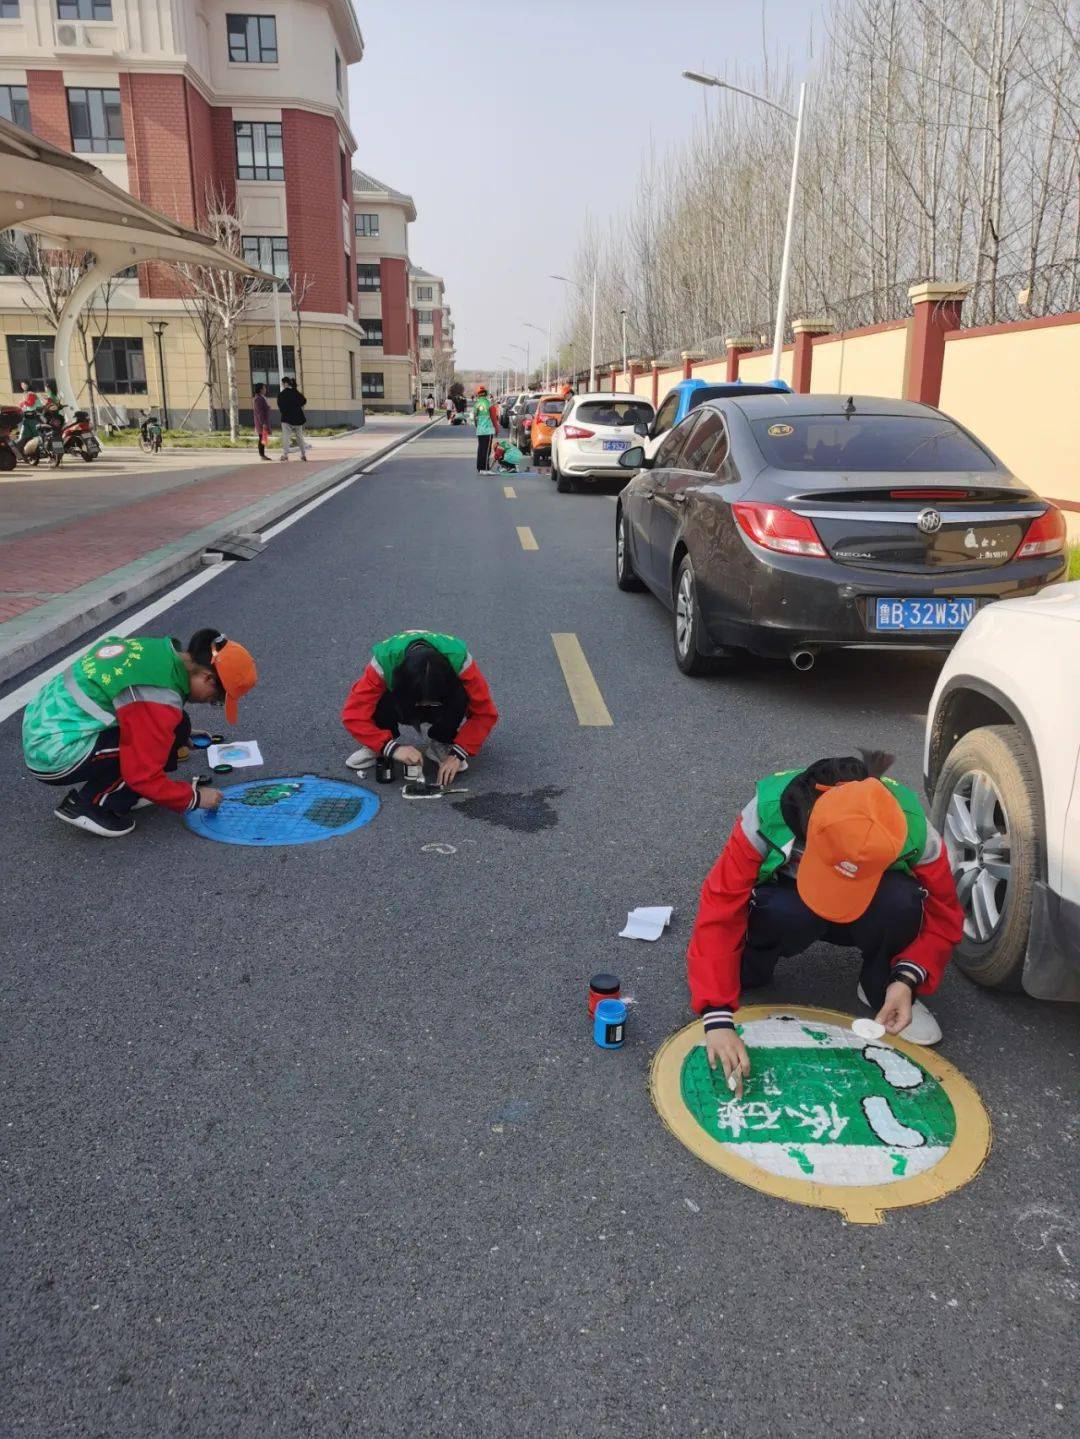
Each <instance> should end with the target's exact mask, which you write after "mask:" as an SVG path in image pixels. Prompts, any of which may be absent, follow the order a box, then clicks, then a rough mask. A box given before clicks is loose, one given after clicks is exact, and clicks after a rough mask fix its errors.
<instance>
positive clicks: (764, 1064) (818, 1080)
mask: <svg viewBox="0 0 1080 1439" xmlns="http://www.w3.org/2000/svg"><path fill="white" fill-rule="evenodd" d="M740 1028H741V1031H742V1036H743V1039H744V1041H745V1043H746V1045H747V1048H748V1049H749V1050H750V1061H751V1074H750V1077H749V1079H748V1080H747V1081H746V1083H745V1084H744V1088H743V1096H742V1099H741V1100H737V1099H735V1098H734V1097H733V1096H732V1095H731V1093H730V1092H729V1090H728V1087H727V1084H726V1082H725V1080H724V1076H723V1073H722V1072H721V1071H720V1070H719V1069H718V1070H717V1071H716V1072H715V1073H714V1072H713V1071H712V1070H711V1069H710V1068H709V1064H708V1060H707V1058H706V1055H705V1050H704V1048H702V1047H701V1046H700V1045H698V1046H695V1047H694V1048H693V1049H691V1050H690V1051H689V1053H688V1054H687V1055H686V1058H685V1059H684V1061H683V1065H682V1071H681V1076H680V1083H681V1091H682V1099H683V1103H684V1104H685V1105H686V1108H687V1109H688V1110H689V1111H690V1113H691V1114H692V1115H693V1117H694V1119H695V1120H696V1121H697V1123H698V1124H699V1125H700V1126H701V1128H702V1129H703V1130H704V1131H705V1133H706V1134H707V1135H709V1137H710V1138H711V1139H713V1140H715V1141H716V1142H717V1143H719V1144H721V1145H724V1146H725V1147H726V1146H731V1147H732V1148H733V1150H734V1151H735V1152H737V1153H739V1154H741V1155H742V1156H743V1157H744V1158H746V1159H749V1160H752V1162H753V1163H754V1164H755V1165H756V1166H757V1167H758V1168H759V1169H763V1170H765V1171H766V1172H767V1173H770V1174H775V1175H778V1176H788V1177H792V1178H802V1179H812V1180H813V1181H814V1182H815V1183H818V1184H826V1185H871V1184H889V1183H894V1182H895V1181H896V1180H898V1179H901V1178H910V1177H911V1176H912V1175H916V1174H922V1173H924V1172H925V1171H926V1170H928V1169H930V1168H932V1167H933V1166H934V1165H935V1164H937V1163H938V1161H939V1160H940V1159H942V1158H943V1157H944V1155H945V1154H946V1153H947V1152H948V1150H949V1148H950V1146H951V1145H952V1143H953V1140H954V1139H955V1137H956V1114H955V1112H954V1110H953V1106H952V1103H951V1101H950V1099H949V1096H948V1095H947V1094H946V1092H945V1090H944V1088H943V1087H942V1085H941V1084H939V1083H938V1081H937V1080H936V1079H935V1078H934V1077H933V1075H932V1074H930V1073H928V1072H927V1071H926V1070H925V1069H923V1068H922V1066H921V1065H919V1064H917V1063H916V1062H915V1061H914V1060H912V1059H910V1058H908V1056H907V1055H906V1054H902V1053H901V1052H900V1051H899V1050H897V1049H894V1048H892V1047H891V1046H889V1045H884V1044H875V1043H869V1044H868V1043H867V1042H866V1041H865V1040H862V1039H859V1037H858V1036H857V1035H855V1034H853V1033H852V1032H851V1030H850V1029H848V1028H841V1026H839V1025H833V1024H818V1023H815V1024H813V1025H807V1024H804V1023H802V1022H801V1021H800V1020H799V1019H797V1018H794V1017H792V1018H784V1017H782V1016H770V1017H769V1018H767V1019H759V1020H755V1021H752V1022H750V1023H746V1024H743V1025H742V1026H740Z"/></svg>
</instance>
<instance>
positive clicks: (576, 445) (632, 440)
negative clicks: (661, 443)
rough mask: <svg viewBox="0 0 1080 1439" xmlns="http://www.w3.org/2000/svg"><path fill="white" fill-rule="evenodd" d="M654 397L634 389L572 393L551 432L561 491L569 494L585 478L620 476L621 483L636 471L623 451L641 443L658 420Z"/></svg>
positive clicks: (553, 470)
mask: <svg viewBox="0 0 1080 1439" xmlns="http://www.w3.org/2000/svg"><path fill="white" fill-rule="evenodd" d="M654 414H655V412H654V410H653V407H652V405H650V404H649V402H648V400H642V399H640V398H638V397H636V396H634V395H627V394H618V393H616V392H614V391H612V392H610V393H604V394H592V395H572V396H571V397H570V400H569V402H568V403H567V407H566V409H565V410H564V411H563V416H562V419H561V420H560V422H559V424H558V426H557V428H556V429H555V431H554V433H553V434H552V437H551V478H552V479H553V480H554V481H555V484H556V486H557V488H558V490H559V493H560V494H563V495H566V494H569V493H570V491H571V490H574V489H576V488H577V484H578V481H579V480H583V481H585V482H586V483H588V484H595V482H596V481H597V480H612V479H617V480H619V482H620V488H621V486H622V484H623V483H625V481H626V480H628V479H629V478H630V472H628V471H627V470H624V469H620V468H619V456H620V455H621V454H622V452H623V451H624V450H628V449H629V448H630V446H631V445H634V444H638V443H640V440H641V437H642V435H644V434H646V433H647V432H648V428H649V426H650V425H651V424H652V422H653V418H654Z"/></svg>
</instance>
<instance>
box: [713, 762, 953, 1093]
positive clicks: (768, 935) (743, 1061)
mask: <svg viewBox="0 0 1080 1439" xmlns="http://www.w3.org/2000/svg"><path fill="white" fill-rule="evenodd" d="M890 762H891V757H890V756H889V755H881V754H876V753H866V754H864V755H863V758H862V759H859V758H856V757H855V756H842V757H839V758H833V759H822V760H817V761H816V762H815V763H814V764H812V765H810V766H809V767H808V768H806V769H801V770H787V771H782V772H781V773H779V774H774V775H770V776H769V777H768V778H767V779H763V780H761V781H760V782H759V784H758V786H757V789H756V792H755V794H754V797H753V799H751V801H750V803H749V804H748V805H747V806H746V808H745V809H744V810H743V811H742V814H741V815H740V816H739V818H738V819H737V820H736V822H735V828H734V829H733V830H732V832H731V836H730V838H729V839H728V842H727V844H726V845H725V846H724V849H723V852H722V853H721V855H720V857H719V859H717V861H716V863H715V864H714V865H713V867H712V869H711V870H710V871H709V874H708V876H707V878H706V880H705V883H704V885H703V887H702V890H701V904H700V907H699V909H698V916H697V921H696V923H695V925H694V932H693V934H692V936H691V938H690V946H689V949H688V951H687V970H688V977H689V982H690V1001H691V1004H692V1006H693V1008H694V1009H695V1010H696V1011H697V1013H698V1014H700V1015H701V1017H702V1020H703V1022H704V1030H705V1047H706V1050H707V1051H708V1056H709V1063H710V1065H711V1066H712V1067H713V1068H714V1069H715V1068H716V1064H717V1062H720V1063H721V1064H722V1065H723V1068H724V1073H725V1074H726V1075H727V1076H728V1078H729V1080H731V1081H732V1087H733V1088H734V1089H735V1091H736V1093H737V1094H738V1095H741V1093H742V1080H743V1078H744V1077H745V1076H746V1075H748V1074H749V1073H750V1056H749V1053H748V1051H747V1049H746V1046H745V1045H744V1044H743V1042H742V1039H741V1038H740V1037H739V1035H738V1033H737V1031H736V1029H735V1021H734V1012H735V1010H736V1009H737V1008H738V1004H739V993H740V990H741V989H749V988H754V987H756V986H758V985H763V984H768V983H769V982H770V981H771V979H772V976H773V971H774V969H775V968H776V964H777V961H778V960H779V959H781V958H782V957H785V956H791V955H796V954H801V953H802V951H803V950H804V949H808V948H809V946H810V945H811V944H813V943H814V942H815V941H817V940H825V941H827V942H828V943H830V944H835V945H839V946H842V947H846V948H852V949H858V950H859V951H860V952H861V954H862V961H863V962H862V971H861V974H860V978H859V998H860V999H861V1000H862V1001H863V1003H864V1004H869V1005H870V1006H871V1007H872V1008H873V1009H874V1010H875V1011H877V1018H878V1021H879V1022H880V1023H881V1024H883V1025H884V1026H885V1028H886V1030H887V1031H888V1032H889V1033H890V1034H898V1035H900V1036H902V1037H903V1038H904V1039H907V1040H909V1041H911V1042H912V1043H916V1044H936V1043H937V1042H938V1040H940V1038H941V1030H940V1028H939V1027H938V1024H937V1021H936V1020H935V1019H934V1016H933V1015H932V1014H931V1013H930V1011H929V1010H928V1009H927V1007H926V1006H925V1005H924V1004H923V1003H922V1002H921V1000H919V999H917V998H915V996H916V995H923V994H933V992H934V990H935V989H936V988H937V986H938V982H939V981H940V979H941V975H942V972H943V971H944V969H945V966H946V965H947V964H948V962H949V959H950V958H951V956H952V952H953V949H954V947H955V946H956V945H957V944H958V943H959V941H960V937H961V934H962V933H963V911H962V910H961V908H960V904H959V901H958V900H957V897H956V886H955V884H954V882H953V877H952V871H951V869H950V867H949V857H948V854H947V853H946V851H945V847H944V845H943V843H942V840H941V836H940V835H939V834H938V833H937V831H936V830H935V829H934V828H933V826H932V825H930V823H929V822H928V820H927V818H926V815H925V813H924V812H923V807H922V805H921V803H920V802H919V798H918V796H917V795H916V794H915V793H914V792H913V791H912V790H910V789H908V788H907V787H906V786H905V785H902V784H899V783H898V782H897V781H896V780H894V779H889V778H886V777H884V771H885V770H886V769H887V768H888V765H889V763H890Z"/></svg>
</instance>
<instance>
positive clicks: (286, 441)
mask: <svg viewBox="0 0 1080 1439" xmlns="http://www.w3.org/2000/svg"><path fill="white" fill-rule="evenodd" d="M306 404H307V396H306V395H302V394H301V393H300V391H299V390H298V389H297V388H296V381H295V380H294V379H293V377H292V375H284V376H283V377H282V380H281V390H280V391H279V393H278V397H277V407H278V414H279V415H280V416H281V458H282V459H283V460H287V459H288V458H289V451H290V450H291V449H292V446H293V441H294V440H295V441H296V444H297V447H298V448H299V450H300V458H301V459H302V460H306V459H307V452H308V447H307V445H306V444H305V443H304V426H305V425H306V424H307V416H306V415H305V414H304V406H305V405H306Z"/></svg>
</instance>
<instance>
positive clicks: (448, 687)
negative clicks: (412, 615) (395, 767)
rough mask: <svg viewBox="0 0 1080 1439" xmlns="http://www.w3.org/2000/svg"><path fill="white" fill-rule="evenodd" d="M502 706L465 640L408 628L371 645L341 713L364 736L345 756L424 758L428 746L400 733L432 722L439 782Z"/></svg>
mask: <svg viewBox="0 0 1080 1439" xmlns="http://www.w3.org/2000/svg"><path fill="white" fill-rule="evenodd" d="M498 718H499V712H498V710H497V709H496V708H495V705H494V702H493V701H492V698H491V691H490V690H489V689H488V683H487V680H486V679H485V678H484V676H483V674H482V673H481V672H480V666H479V665H478V664H477V663H476V661H475V660H474V659H473V657H472V655H471V654H470V653H469V650H468V646H467V645H466V644H465V643H464V641H462V640H459V639H455V637H454V636H453V635H442V634H436V633H435V632H434V631H432V630H405V631H404V633H402V634H399V635H392V636H391V637H390V639H388V640H383V642H382V643H381V644H378V645H376V646H375V648H374V649H373V650H372V652H371V660H370V661H369V663H368V666H367V668H366V669H365V670H364V673H363V674H362V675H361V676H360V678H359V679H358V680H357V681H356V683H355V684H354V685H353V687H352V689H351V690H350V691H349V697H348V699H347V700H346V701H345V707H344V709H343V710H342V711H341V720H342V723H343V724H344V726H345V728H346V729H347V730H348V731H349V733H350V734H351V735H353V736H354V738H356V739H358V740H359V741H360V748H359V749H358V750H355V751H354V752H353V753H352V754H351V755H350V756H349V758H348V759H347V760H346V761H345V763H346V764H347V765H348V766H349V768H350V769H355V770H366V769H369V768H370V767H371V766H372V765H373V764H374V763H375V760H376V758H377V757H378V756H379V755H380V754H382V755H386V756H390V755H393V757H394V758H395V759H397V760H400V761H401V762H402V763H403V764H420V763H421V762H422V760H423V758H424V756H423V754H421V752H420V750H419V749H418V748H417V747H416V746H415V745H411V744H406V743H403V742H402V740H401V738H400V731H401V726H402V725H403V724H406V725H411V726H412V727H413V728H414V729H417V730H419V729H420V726H421V725H422V724H426V725H427V726H428V742H427V745H426V746H425V749H426V753H427V757H428V759H430V760H431V761H432V762H433V763H435V764H437V765H438V766H439V775H438V780H439V784H441V785H446V784H450V783H451V781H452V780H453V779H454V777H455V776H456V775H457V774H458V773H460V771H462V770H465V769H468V767H469V759H470V758H471V757H472V756H473V755H476V754H479V753H480V748H481V746H482V745H483V743H484V741H485V740H486V739H487V737H488V735H489V734H490V733H491V731H492V730H493V729H494V727H495V724H496V721H497V720H498Z"/></svg>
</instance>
